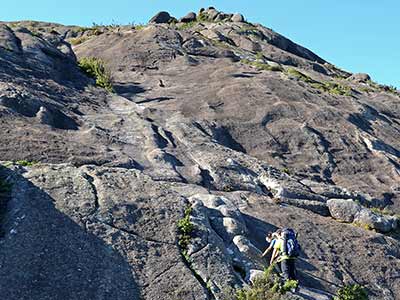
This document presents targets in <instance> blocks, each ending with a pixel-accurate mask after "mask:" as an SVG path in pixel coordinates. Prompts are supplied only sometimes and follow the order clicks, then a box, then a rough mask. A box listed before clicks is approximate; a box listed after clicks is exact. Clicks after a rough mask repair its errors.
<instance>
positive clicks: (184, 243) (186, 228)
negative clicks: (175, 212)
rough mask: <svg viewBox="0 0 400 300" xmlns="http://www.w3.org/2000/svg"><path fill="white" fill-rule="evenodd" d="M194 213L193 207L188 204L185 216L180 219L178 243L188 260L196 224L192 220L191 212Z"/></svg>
mask: <svg viewBox="0 0 400 300" xmlns="http://www.w3.org/2000/svg"><path fill="white" fill-rule="evenodd" d="M191 213H192V207H191V206H188V207H187V208H186V209H185V213H184V217H183V218H182V219H180V220H179V221H178V230H179V236H178V245H179V247H180V248H181V250H182V254H183V256H184V257H185V259H186V260H187V261H188V257H187V249H188V246H189V243H190V239H191V238H192V233H193V230H194V224H193V223H192V222H191V221H190V214H191Z"/></svg>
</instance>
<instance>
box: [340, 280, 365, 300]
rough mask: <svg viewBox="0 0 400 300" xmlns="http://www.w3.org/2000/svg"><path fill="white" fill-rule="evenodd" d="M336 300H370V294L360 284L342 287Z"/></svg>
mask: <svg viewBox="0 0 400 300" xmlns="http://www.w3.org/2000/svg"><path fill="white" fill-rule="evenodd" d="M334 300H368V294H367V292H366V291H365V289H364V288H363V287H362V286H360V285H359V284H353V285H347V286H345V287H342V288H341V289H340V290H339V291H338V292H337V295H336V297H335V298H334Z"/></svg>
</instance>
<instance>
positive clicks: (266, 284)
mask: <svg viewBox="0 0 400 300" xmlns="http://www.w3.org/2000/svg"><path fill="white" fill-rule="evenodd" d="M297 285H298V282H297V281H296V280H289V281H287V282H286V283H285V284H283V285H282V284H281V283H280V279H279V277H278V276H277V275H276V274H273V273H272V266H270V267H269V268H267V269H266V270H265V271H264V274H263V276H259V277H257V278H256V279H255V281H254V283H253V285H252V286H251V287H247V288H243V289H240V290H238V291H237V292H236V295H235V298H234V299H235V300H283V299H284V295H285V293H286V292H287V291H289V290H291V289H292V288H294V287H297Z"/></svg>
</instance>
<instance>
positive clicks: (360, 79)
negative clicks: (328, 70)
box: [349, 73, 371, 83]
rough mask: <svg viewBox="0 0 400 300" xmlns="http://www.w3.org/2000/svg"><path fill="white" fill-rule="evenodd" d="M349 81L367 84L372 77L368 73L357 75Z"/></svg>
mask: <svg viewBox="0 0 400 300" xmlns="http://www.w3.org/2000/svg"><path fill="white" fill-rule="evenodd" d="M349 80H351V81H354V82H364V83H365V82H367V81H369V80H371V77H370V76H369V75H368V74H366V73H356V74H353V75H352V76H350V77H349Z"/></svg>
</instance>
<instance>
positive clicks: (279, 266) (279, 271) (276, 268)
mask: <svg viewBox="0 0 400 300" xmlns="http://www.w3.org/2000/svg"><path fill="white" fill-rule="evenodd" d="M274 269H275V271H276V272H277V273H278V275H281V273H282V269H281V263H280V262H276V263H275V264H274Z"/></svg>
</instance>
